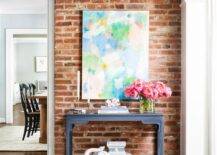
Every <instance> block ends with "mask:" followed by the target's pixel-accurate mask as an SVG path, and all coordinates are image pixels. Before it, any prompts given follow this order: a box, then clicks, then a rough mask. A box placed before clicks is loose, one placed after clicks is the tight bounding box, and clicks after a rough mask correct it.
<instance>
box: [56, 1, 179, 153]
mask: <svg viewBox="0 0 217 155" xmlns="http://www.w3.org/2000/svg"><path fill="white" fill-rule="evenodd" d="M179 4H180V0H56V1H55V34H54V35H55V58H54V59H55V75H54V77H55V154H56V155H63V154H65V132H64V131H65V116H64V115H65V113H66V112H67V111H69V110H70V109H72V108H74V107H78V108H85V109H87V108H89V105H88V104H87V103H86V101H85V100H80V101H77V98H76V93H77V91H76V87H77V86H76V72H77V70H78V69H79V70H81V65H82V63H81V51H82V50H81V47H82V46H81V37H82V33H81V25H82V23H81V20H82V11H81V9H108V10H111V9H115V10H121V9H126V10H135V11H136V10H147V11H150V12H149V13H150V18H149V20H150V26H149V74H150V75H149V77H150V79H151V80H162V81H164V82H166V83H167V84H168V85H169V86H170V87H171V88H172V90H173V96H172V97H171V98H170V99H162V100H161V101H159V102H158V103H157V104H156V110H157V111H159V112H162V113H163V114H164V116H165V140H164V148H165V155H179V154H180V146H179V145H180V144H179V139H180V137H179V136H180V107H181V104H180V101H181V93H180V90H181V73H180V72H181V9H180V7H179ZM92 103H93V107H94V108H96V109H97V108H99V107H100V106H101V105H104V104H105V103H104V101H103V100H101V101H98V100H93V101H92ZM122 105H126V106H128V107H129V108H130V110H131V111H136V112H138V107H139V104H138V103H137V102H123V103H122ZM74 130H75V132H74V133H73V135H74V136H75V138H74V154H75V155H78V154H83V153H84V151H85V150H86V149H88V148H90V147H98V146H100V145H104V144H106V141H107V140H125V141H127V148H126V149H127V151H128V152H130V153H131V154H133V155H152V154H156V149H155V147H156V144H155V142H156V131H155V130H156V128H155V127H154V126H148V125H143V124H142V123H139V122H127V123H126V122H109V123H108V122H101V123H99V122H91V123H89V124H88V125H81V126H76V127H75V129H74Z"/></svg>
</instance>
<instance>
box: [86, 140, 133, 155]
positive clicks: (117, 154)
mask: <svg viewBox="0 0 217 155" xmlns="http://www.w3.org/2000/svg"><path fill="white" fill-rule="evenodd" d="M107 147H108V149H109V152H106V151H104V149H105V146H100V147H99V148H90V149H88V150H86V151H85V153H84V155H93V154H94V155H130V154H129V153H126V152H125V147H126V142H125V141H108V142H107Z"/></svg>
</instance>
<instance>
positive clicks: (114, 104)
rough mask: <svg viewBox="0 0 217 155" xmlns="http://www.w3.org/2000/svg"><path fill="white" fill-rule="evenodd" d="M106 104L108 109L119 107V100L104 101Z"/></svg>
mask: <svg viewBox="0 0 217 155" xmlns="http://www.w3.org/2000/svg"><path fill="white" fill-rule="evenodd" d="M106 103H107V106H108V107H115V106H120V101H119V99H116V98H113V99H110V100H106Z"/></svg>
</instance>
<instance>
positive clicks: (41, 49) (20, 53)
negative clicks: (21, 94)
mask: <svg viewBox="0 0 217 155" xmlns="http://www.w3.org/2000/svg"><path fill="white" fill-rule="evenodd" d="M14 49H15V50H14V52H15V53H16V58H15V61H16V70H15V82H17V83H36V81H38V80H42V81H46V80H47V73H46V72H36V70H35V57H36V56H47V43H46V42H45V43H43V42H41V43H34V42H32V43H19V42H18V43H15V46H14Z"/></svg>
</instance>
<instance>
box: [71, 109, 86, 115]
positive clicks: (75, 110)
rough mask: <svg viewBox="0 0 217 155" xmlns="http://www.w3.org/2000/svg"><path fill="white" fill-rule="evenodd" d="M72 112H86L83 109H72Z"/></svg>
mask: <svg viewBox="0 0 217 155" xmlns="http://www.w3.org/2000/svg"><path fill="white" fill-rule="evenodd" d="M72 112H73V114H86V110H85V109H72Z"/></svg>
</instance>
